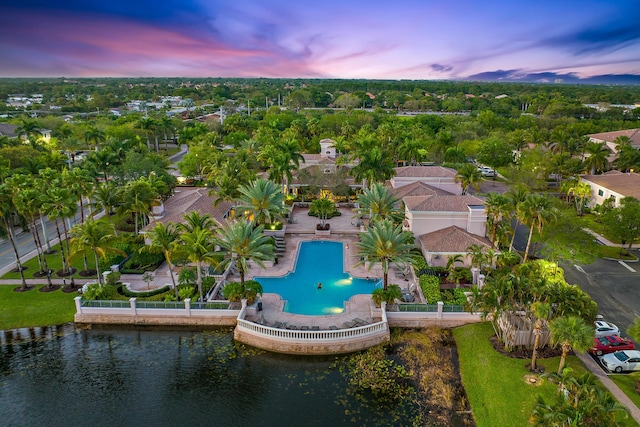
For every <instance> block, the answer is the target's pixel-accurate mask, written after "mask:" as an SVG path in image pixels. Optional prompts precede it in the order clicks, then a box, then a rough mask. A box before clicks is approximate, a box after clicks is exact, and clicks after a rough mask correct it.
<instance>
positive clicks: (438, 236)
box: [418, 225, 491, 253]
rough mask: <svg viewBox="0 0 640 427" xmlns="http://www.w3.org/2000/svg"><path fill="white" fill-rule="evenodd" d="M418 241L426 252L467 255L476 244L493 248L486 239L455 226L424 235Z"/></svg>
mask: <svg viewBox="0 0 640 427" xmlns="http://www.w3.org/2000/svg"><path fill="white" fill-rule="evenodd" d="M418 240H420V244H421V245H422V248H423V249H424V250H425V251H426V252H439V253H442V252H445V253H446V252H453V253H466V252H467V248H468V247H469V246H471V245H473V244H474V243H475V244H477V245H480V246H481V247H482V246H486V247H491V242H490V241H489V239H487V238H486V237H481V236H477V235H475V234H472V233H469V232H468V231H466V230H463V229H462V228H460V227H456V226H455V225H452V226H451V227H447V228H443V229H442V230H438V231H433V232H431V233H426V234H423V235H421V236H420V237H418Z"/></svg>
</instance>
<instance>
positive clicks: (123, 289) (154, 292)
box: [118, 285, 171, 298]
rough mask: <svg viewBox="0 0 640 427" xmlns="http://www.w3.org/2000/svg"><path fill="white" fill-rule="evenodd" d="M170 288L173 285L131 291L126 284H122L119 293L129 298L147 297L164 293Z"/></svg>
mask: <svg viewBox="0 0 640 427" xmlns="http://www.w3.org/2000/svg"><path fill="white" fill-rule="evenodd" d="M170 289H171V286H169V285H167V286H163V287H161V288H158V289H153V290H151V291H147V292H131V291H130V290H129V289H127V287H126V286H124V285H120V286H119V287H118V293H119V294H121V295H124V296H126V297H129V298H147V297H152V296H154V295H159V294H163V293H165V292H167V291H168V290H170Z"/></svg>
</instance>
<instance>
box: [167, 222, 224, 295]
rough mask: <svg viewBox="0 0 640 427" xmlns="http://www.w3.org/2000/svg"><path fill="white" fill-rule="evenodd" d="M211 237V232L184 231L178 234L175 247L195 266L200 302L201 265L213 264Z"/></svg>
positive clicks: (207, 230) (197, 229)
mask: <svg viewBox="0 0 640 427" xmlns="http://www.w3.org/2000/svg"><path fill="white" fill-rule="evenodd" d="M214 245H215V244H214V242H213V236H212V233H211V230H209V229H207V228H199V227H196V228H194V229H193V230H192V231H185V232H183V233H181V234H180V238H179V240H178V241H177V242H176V247H178V248H179V249H180V250H182V251H183V252H184V253H185V254H186V255H187V259H188V260H189V261H191V262H193V263H195V264H196V272H197V284H198V293H199V294H200V301H202V302H204V292H203V290H202V264H203V263H205V262H214V260H215V258H214V252H213V250H212V248H213V247H214Z"/></svg>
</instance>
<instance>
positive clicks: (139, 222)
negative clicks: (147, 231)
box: [120, 178, 158, 234]
mask: <svg viewBox="0 0 640 427" xmlns="http://www.w3.org/2000/svg"><path fill="white" fill-rule="evenodd" d="M157 197H158V193H157V192H156V191H155V190H154V189H153V187H151V184H150V183H149V181H147V180H145V179H144V178H141V179H139V180H137V181H129V182H128V183H127V185H126V186H125V187H124V189H123V195H122V200H123V204H122V205H121V206H120V210H122V211H123V212H126V213H130V214H133V216H134V221H135V232H136V234H138V232H139V229H140V226H142V227H144V226H145V225H146V224H147V215H148V214H149V212H150V211H151V204H152V203H153V201H154V200H156V198H157Z"/></svg>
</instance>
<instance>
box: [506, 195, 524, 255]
mask: <svg viewBox="0 0 640 427" xmlns="http://www.w3.org/2000/svg"><path fill="white" fill-rule="evenodd" d="M505 195H506V196H507V198H508V199H509V210H510V214H511V217H512V218H513V222H515V226H514V227H513V234H512V235H511V243H510V244H509V252H513V242H514V240H515V238H516V232H517V231H518V225H519V223H520V219H519V218H518V206H520V204H521V203H522V202H524V201H525V200H526V199H527V196H528V195H529V187H527V186H525V185H518V186H515V187H513V188H511V189H510V190H509V191H507V192H506V193H505Z"/></svg>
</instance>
